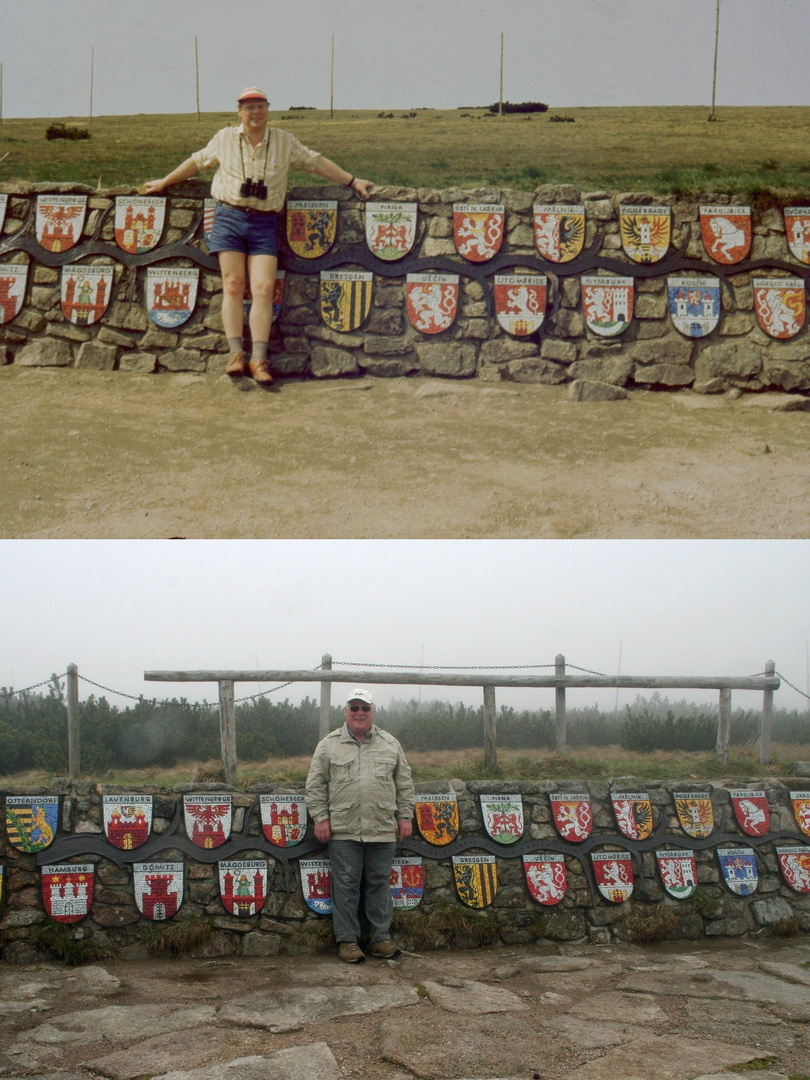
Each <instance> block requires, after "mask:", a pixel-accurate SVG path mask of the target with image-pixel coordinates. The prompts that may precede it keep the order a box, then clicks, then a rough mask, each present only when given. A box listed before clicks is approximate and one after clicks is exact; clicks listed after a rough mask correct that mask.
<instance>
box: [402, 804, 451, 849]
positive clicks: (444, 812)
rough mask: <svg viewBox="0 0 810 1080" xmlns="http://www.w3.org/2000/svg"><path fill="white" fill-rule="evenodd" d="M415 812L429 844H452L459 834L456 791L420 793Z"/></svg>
mask: <svg viewBox="0 0 810 1080" xmlns="http://www.w3.org/2000/svg"><path fill="white" fill-rule="evenodd" d="M413 812H414V816H415V817H416V825H417V827H418V829H419V832H420V833H421V834H422V836H423V837H424V839H425V840H427V842H428V843H429V844H435V845H437V846H440V845H442V844H450V843H452V841H453V840H455V838H456V837H457V836H458V830H459V816H458V801H457V799H456V794H455V792H447V793H446V794H443V795H419V796H418V797H417V800H416V802H415V803H414V808H413Z"/></svg>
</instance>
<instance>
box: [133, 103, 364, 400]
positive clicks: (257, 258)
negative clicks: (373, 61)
mask: <svg viewBox="0 0 810 1080" xmlns="http://www.w3.org/2000/svg"><path fill="white" fill-rule="evenodd" d="M268 107H269V102H268V100H267V95H266V94H265V93H264V91H262V90H260V89H259V88H258V87H257V86H248V87H247V88H246V89H244V90H243V91H242V93H241V94H240V95H239V119H240V121H241V123H240V125H239V127H228V128H223V129H222V130H221V131H218V132H217V133H216V135H215V136H214V137H213V139H212V140H211V141H210V143H209V144H208V146H206V147H205V149H204V150H198V151H197V152H196V153H195V154H192V155H191V157H190V158H188V159H187V160H186V161H184V162H183V164H182V165H179V166H178V167H177V168H176V169H175V170H174V171H173V172H170V173H169V174H168V176H164V177H163V179H162V180H150V181H149V182H148V183H146V184H144V186H143V188H142V189H141V191H142V193H143V194H145V195H156V194H158V193H159V192H161V191H164V190H165V189H166V188H167V187H170V186H171V185H172V184H179V183H181V182H182V181H183V180H188V179H189V178H190V177H192V176H196V174H197V173H198V172H201V171H203V170H204V169H208V168H210V167H211V166H212V165H218V166H219V168H218V169H217V172H216V174H215V176H214V179H213V181H212V182H211V195H212V196H213V198H214V199H216V200H217V205H216V209H215V211H214V225H213V228H212V230H211V233H210V236H209V240H208V249H209V251H211V252H215V253H216V254H217V256H218V258H219V268H220V272H221V274H222V291H223V295H222V322H223V325H224V327H225V334H226V336H227V338H228V345H229V348H230V352H231V355H230V359H229V360H228V365H227V367H226V368H225V370H226V371H227V373H228V374H229V375H233V376H239V375H245V374H247V371H248V369H249V370H250V373H251V375H252V376H253V378H254V379H255V380H256V382H258V383H261V384H262V385H263V386H270V384H271V383H272V382H273V377H272V375H271V374H270V372H269V370H268V367H267V345H268V342H269V339H270V325H271V323H272V321H273V289H274V287H275V283H276V272H277V270H278V239H277V228H278V213H279V211H280V210H282V209H283V207H284V200H285V197H286V193H287V173H288V170H289V169H290V167H292V168H295V169H303V170H304V171H305V172H312V173H317V175H318V176H321V177H323V179H324V180H328V181H329V182H330V183H334V184H344V185H345V186H346V187H351V188H352V189H353V190H354V191H356V192H357V194H358V195H360V197H361V198H363V199H367V198H368V196H369V191H370V189H371V187H372V186H373V185H372V182H371V181H370V180H361V179H360V178H359V177H357V176H352V175H351V174H350V173H347V172H346V170H345V169H341V167H340V166H339V165H336V164H335V163H334V162H333V161H330V160H329V159H328V158H325V157H323V156H322V155H321V154H319V153H318V152H317V151H315V150H309V149H308V148H307V147H306V146H304V145H303V143H301V142H299V140H298V139H296V137H295V136H294V135H291V134H290V133H289V132H287V131H282V130H281V129H280V128H270V127H268V126H267V111H268ZM246 280H247V281H248V282H249V283H250V293H251V297H252V303H251V307H250V337H251V341H252V352H251V356H250V359H249V360H248V358H247V357H246V356H245V354H244V352H243V351H242V334H243V328H244V308H243V301H244V296H245V282H246Z"/></svg>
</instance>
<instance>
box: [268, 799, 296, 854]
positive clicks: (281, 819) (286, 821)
mask: <svg viewBox="0 0 810 1080" xmlns="http://www.w3.org/2000/svg"><path fill="white" fill-rule="evenodd" d="M260 811H261V818H262V831H263V832H264V835H265V836H266V837H267V839H268V840H269V841H270V843H271V844H275V845H276V846H277V847H293V846H294V845H295V844H300V843H301V841H302V840H303V839H304V835H305V833H306V831H307V802H306V797H305V796H304V795H262V796H260Z"/></svg>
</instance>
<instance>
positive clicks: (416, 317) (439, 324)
mask: <svg viewBox="0 0 810 1080" xmlns="http://www.w3.org/2000/svg"><path fill="white" fill-rule="evenodd" d="M405 294H406V297H407V304H408V319H409V320H410V323H411V326H412V327H413V328H414V329H415V330H418V331H419V332H420V333H422V334H441V333H443V331H445V330H449V329H450V327H451V326H452V325H453V320H454V319H455V317H456V311H457V310H458V274H408V275H407V276H406V278H405Z"/></svg>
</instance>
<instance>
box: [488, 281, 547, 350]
mask: <svg viewBox="0 0 810 1080" xmlns="http://www.w3.org/2000/svg"><path fill="white" fill-rule="evenodd" d="M546 294H547V279H546V277H545V276H544V275H542V274H496V275H495V314H496V316H497V318H498V323H499V324H500V325H501V326H502V327H503V329H504V330H505V331H506V332H507V334H512V335H513V337H528V336H529V334H533V333H534V331H535V330H539V329H540V327H541V325H542V323H543V319H544V318H545V314H546Z"/></svg>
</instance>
